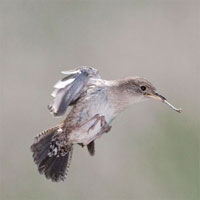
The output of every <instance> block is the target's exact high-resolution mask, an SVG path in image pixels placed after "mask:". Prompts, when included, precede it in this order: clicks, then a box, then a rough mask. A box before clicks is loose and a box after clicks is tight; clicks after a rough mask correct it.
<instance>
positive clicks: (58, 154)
mask: <svg viewBox="0 0 200 200" xmlns="http://www.w3.org/2000/svg"><path fill="white" fill-rule="evenodd" d="M63 73H64V74H66V75H67V76H66V77H65V78H63V79H62V80H60V81H59V82H58V83H57V84H56V85H55V86H54V87H55V90H54V91H53V93H52V96H53V97H54V100H53V103H52V104H50V105H49V106H48V108H49V110H50V112H51V113H52V114H53V115H54V116H62V115H64V114H65V112H66V110H67V108H68V107H69V106H71V107H72V109H71V111H70V112H69V114H68V115H67V117H66V119H65V120H64V121H63V122H62V123H61V124H60V125H58V126H56V127H55V128H51V129H49V130H47V131H44V132H42V133H41V134H39V135H38V136H37V137H36V139H35V142H34V143H33V145H32V146H31V151H32V152H33V159H34V162H35V163H36V165H37V166H38V170H39V172H40V173H41V174H44V175H45V176H46V178H48V179H51V180H52V181H56V182H57V181H60V180H64V179H65V178H66V175H67V172H68V169H69V165H70V161H71V157H72V150H73V145H74V144H79V145H81V146H87V148H88V152H89V153H90V155H94V153H95V142H94V141H95V140H96V139H97V138H99V137H101V136H102V134H103V133H107V132H109V131H110V130H111V126H110V123H111V122H112V120H113V119H114V118H115V117H116V115H117V114H118V113H119V112H121V111H122V110H124V109H125V108H126V107H128V106H129V105H131V104H133V103H136V102H140V101H143V100H147V99H150V98H156V99H159V100H161V101H163V102H164V103H167V104H168V105H169V106H170V107H172V108H173V109H175V110H176V111H178V112H180V109H179V110H178V109H176V108H174V107H173V106H172V105H171V104H169V102H167V100H166V99H165V98H164V97H163V96H161V95H159V94H158V93H157V92H156V89H155V87H154V86H153V85H152V84H151V83H150V82H149V81H147V80H146V79H144V78H140V77H129V78H124V79H120V80H117V81H116V80H111V81H106V80H103V79H101V77H100V75H99V72H98V71H97V70H96V69H94V68H92V67H81V68H77V69H75V70H73V71H68V72H63Z"/></svg>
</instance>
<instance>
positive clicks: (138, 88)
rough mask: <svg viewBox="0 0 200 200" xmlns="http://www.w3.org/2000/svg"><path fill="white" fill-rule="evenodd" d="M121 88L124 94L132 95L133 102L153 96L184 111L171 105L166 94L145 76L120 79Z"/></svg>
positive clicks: (179, 110) (178, 110)
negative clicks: (160, 92)
mask: <svg viewBox="0 0 200 200" xmlns="http://www.w3.org/2000/svg"><path fill="white" fill-rule="evenodd" d="M120 88H121V92H122V94H123V93H124V92H125V93H126V94H127V95H128V96H129V97H131V99H133V100H132V101H133V102H140V101H143V100H148V99H152V98H153V99H156V100H159V101H162V102H164V103H166V104H167V105H168V106H170V107H171V108H172V109H174V110H175V111H177V112H179V113H180V112H181V111H182V110H181V109H177V108H175V107H174V106H173V105H171V104H170V103H169V102H168V101H167V99H166V98H165V97H164V96H162V95H160V94H159V93H158V92H157V90H156V88H155V87H154V86H153V85H152V83H150V82H149V81H148V80H146V79H144V78H141V77H128V78H125V79H122V80H121V81H120Z"/></svg>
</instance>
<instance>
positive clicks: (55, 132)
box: [31, 127, 72, 182]
mask: <svg viewBox="0 0 200 200" xmlns="http://www.w3.org/2000/svg"><path fill="white" fill-rule="evenodd" d="M31 151H32V152H33V159H34V162H35V163H36V165H37V166H38V171H39V172H40V173H41V174H45V176H46V178H48V179H51V180H52V181H56V182H57V181H60V180H64V179H65V178H66V176H67V172H68V169H69V165H70V161H71V157H72V145H66V139H65V137H64V136H63V134H62V129H61V128H59V127H55V128H52V129H48V130H46V131H44V132H42V133H41V134H39V135H38V136H37V137H36V138H35V142H34V144H33V145H32V146H31Z"/></svg>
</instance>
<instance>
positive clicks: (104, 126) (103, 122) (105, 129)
mask: <svg viewBox="0 0 200 200" xmlns="http://www.w3.org/2000/svg"><path fill="white" fill-rule="evenodd" d="M95 118H96V121H95V122H94V124H92V126H91V127H90V128H89V129H88V132H89V131H90V130H91V129H94V128H95V126H96V125H97V123H98V122H99V121H100V123H101V124H100V125H101V128H102V132H105V133H107V132H109V131H110V129H111V126H109V125H108V123H107V122H106V120H105V116H103V115H99V114H97V115H95V116H94V117H93V119H95Z"/></svg>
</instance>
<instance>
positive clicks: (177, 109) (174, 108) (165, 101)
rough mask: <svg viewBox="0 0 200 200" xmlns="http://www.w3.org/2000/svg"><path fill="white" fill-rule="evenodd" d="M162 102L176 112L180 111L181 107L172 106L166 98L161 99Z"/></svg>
mask: <svg viewBox="0 0 200 200" xmlns="http://www.w3.org/2000/svg"><path fill="white" fill-rule="evenodd" d="M163 102H164V103H166V104H167V105H168V106H169V107H171V108H172V109H173V110H175V111H176V112H178V113H181V112H182V109H181V108H176V107H174V106H173V105H172V104H171V103H169V102H168V101H167V100H166V99H165V100H163Z"/></svg>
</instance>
